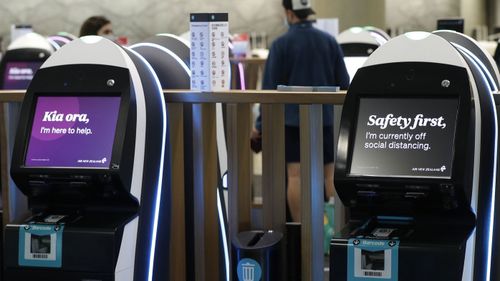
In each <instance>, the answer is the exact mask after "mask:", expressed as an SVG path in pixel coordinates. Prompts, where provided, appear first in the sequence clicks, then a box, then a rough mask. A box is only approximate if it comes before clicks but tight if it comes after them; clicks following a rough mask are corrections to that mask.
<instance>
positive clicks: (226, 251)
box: [217, 189, 231, 281]
mask: <svg viewBox="0 0 500 281" xmlns="http://www.w3.org/2000/svg"><path fill="white" fill-rule="evenodd" d="M217 209H218V210H219V222H220V223H219V224H220V228H221V233H222V246H223V247H224V262H225V263H226V281H229V272H230V268H231V267H230V266H231V264H230V261H229V249H228V246H227V237H226V225H225V224H224V215H223V214H222V213H223V210H222V202H221V199H220V192H219V189H217Z"/></svg>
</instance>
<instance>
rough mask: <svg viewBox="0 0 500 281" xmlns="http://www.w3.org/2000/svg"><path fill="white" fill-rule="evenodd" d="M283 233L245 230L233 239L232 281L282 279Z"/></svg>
mask: <svg viewBox="0 0 500 281" xmlns="http://www.w3.org/2000/svg"><path fill="white" fill-rule="evenodd" d="M282 240H283V234H282V233H281V232H277V231H245V232H240V233H238V235H237V237H236V239H234V241H233V256H232V268H233V278H232V280H233V281H272V280H274V281H276V280H284V279H283V278H284V275H283V274H284V270H283V266H284V263H283V256H282V252H283V251H282V248H281V247H283V243H282Z"/></svg>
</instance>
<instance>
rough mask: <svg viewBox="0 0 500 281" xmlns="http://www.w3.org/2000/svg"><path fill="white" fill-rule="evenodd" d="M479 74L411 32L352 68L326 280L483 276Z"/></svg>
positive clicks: (441, 44)
mask: <svg viewBox="0 0 500 281" xmlns="http://www.w3.org/2000/svg"><path fill="white" fill-rule="evenodd" d="M429 49H433V50H434V52H431V53H430V52H427V51H426V50H429ZM481 69H482V70H481ZM485 69H486V68H480V67H478V66H477V64H474V63H473V62H472V58H471V57H467V56H463V54H462V53H461V52H460V51H459V50H458V48H456V46H454V45H452V44H450V42H448V41H446V40H445V39H443V38H442V37H439V36H436V35H432V34H429V33H420V32H416V33H409V34H405V35H402V36H400V37H397V38H395V39H393V40H391V41H389V42H388V43H387V44H385V45H384V46H382V47H380V48H379V49H377V50H376V51H375V52H374V53H373V54H372V55H371V56H370V58H369V59H368V60H367V62H366V64H365V66H364V67H362V68H361V69H360V70H359V71H358V73H357V74H356V77H357V78H356V79H355V80H354V81H353V83H352V84H351V86H350V88H349V90H348V93H347V97H346V100H345V103H344V111H343V112H342V120H341V127H340V137H339V144H338V150H337V159H336V169H335V187H336V189H337V192H338V194H339V197H340V199H341V200H342V202H343V203H344V204H345V205H346V206H347V207H348V208H349V210H350V212H349V213H350V219H349V222H348V224H347V225H346V227H345V228H344V229H343V230H342V231H341V232H340V233H338V234H336V235H335V237H334V238H333V239H332V242H331V250H330V252H331V253H332V254H331V259H330V273H331V274H330V280H335V281H337V280H349V281H366V280H393V281H394V280H404V281H413V280H415V281H416V280H457V281H458V280H478V281H479V280H481V281H482V280H490V279H489V276H490V273H491V247H492V237H491V233H492V227H493V225H492V223H493V220H492V217H491V214H492V210H493V209H492V208H493V205H494V196H495V195H494V194H495V182H494V181H495V178H496V146H497V145H498V144H497V130H498V129H497V127H496V125H494V124H496V120H497V115H496V111H495V105H494V102H493V98H492V91H491V88H490V87H489V83H488V81H487V79H482V78H481V77H480V76H477V75H476V74H478V73H480V72H481V71H484V70H485ZM483 78H484V76H483Z"/></svg>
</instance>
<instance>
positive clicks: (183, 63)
mask: <svg viewBox="0 0 500 281" xmlns="http://www.w3.org/2000/svg"><path fill="white" fill-rule="evenodd" d="M137 47H150V48H155V49H158V50H160V51H162V52H164V53H167V54H169V55H170V56H172V57H173V58H174V59H175V60H176V61H177V63H179V65H180V66H182V68H183V69H184V71H186V73H187V74H188V75H189V76H191V70H190V69H189V67H188V66H187V65H186V63H185V62H183V61H182V60H181V58H179V56H177V55H176V54H175V53H174V52H172V51H170V50H169V49H167V48H165V47H163V46H160V45H158V44H155V43H138V44H134V45H132V46H130V48H131V49H134V48H137ZM162 93H163V90H162Z"/></svg>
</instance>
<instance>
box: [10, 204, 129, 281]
mask: <svg viewBox="0 0 500 281" xmlns="http://www.w3.org/2000/svg"><path fill="white" fill-rule="evenodd" d="M131 219H133V216H129V217H126V216H124V215H123V214H113V213H110V214H103V213H99V214H97V213H96V214H85V215H83V214H81V215H80V214H77V215H40V216H35V217H32V218H31V219H29V220H27V221H25V222H23V223H22V224H9V225H7V227H6V228H5V239H6V241H10V243H8V244H6V245H5V253H4V257H5V271H4V277H5V278H4V280H9V281H31V280H37V279H38V278H40V276H43V278H42V279H43V280H53V281H81V280H96V281H97V280H99V281H115V268H116V262H117V257H118V254H119V251H120V242H121V240H122V236H123V229H124V226H125V225H126V224H127V223H128V222H129V221H130V220H131ZM63 241H64V243H63Z"/></svg>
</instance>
